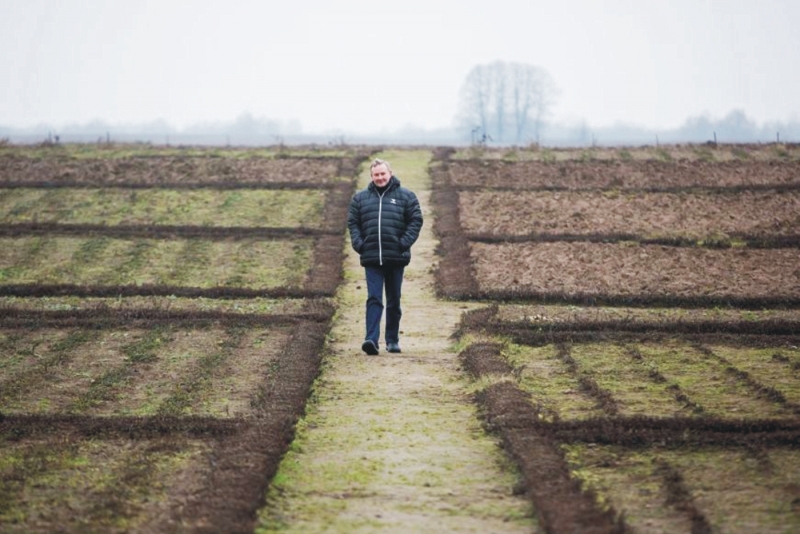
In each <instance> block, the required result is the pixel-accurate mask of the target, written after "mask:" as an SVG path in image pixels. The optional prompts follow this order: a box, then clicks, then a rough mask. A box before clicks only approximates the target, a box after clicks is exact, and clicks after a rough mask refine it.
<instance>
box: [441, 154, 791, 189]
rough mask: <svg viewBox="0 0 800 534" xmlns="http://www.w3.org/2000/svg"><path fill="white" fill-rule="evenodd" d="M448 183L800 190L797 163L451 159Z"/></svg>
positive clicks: (512, 186)
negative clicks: (547, 161) (552, 161)
mask: <svg viewBox="0 0 800 534" xmlns="http://www.w3.org/2000/svg"><path fill="white" fill-rule="evenodd" d="M443 179H445V180H447V181H448V183H449V184H450V185H451V186H453V187H455V188H457V189H468V188H478V189H487V188H500V189H512V190H530V189H557V190H562V189H563V190H583V189H623V190H624V189H637V190H646V191H672V190H679V189H687V188H699V187H702V188H732V189H760V188H771V189H775V188H787V189H796V188H797V187H800V174H799V173H798V170H797V163H795V162H791V161H766V162H764V161H732V162H720V163H706V162H702V161H587V162H583V161H574V160H573V161H562V162H558V163H543V162H538V161H487V160H469V161H459V160H451V161H449V162H448V163H447V167H446V170H445V171H444V177H443Z"/></svg>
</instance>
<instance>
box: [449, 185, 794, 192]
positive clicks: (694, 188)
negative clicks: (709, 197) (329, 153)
mask: <svg viewBox="0 0 800 534" xmlns="http://www.w3.org/2000/svg"><path fill="white" fill-rule="evenodd" d="M452 190H453V191H455V192H459V191H463V192H471V191H487V192H493V193H494V192H496V193H502V192H514V191H525V192H531V193H562V192H571V193H598V192H603V191H624V192H625V193H687V192H690V193H691V192H697V193H741V192H745V191H776V192H779V193H783V192H786V191H797V190H800V183H788V184H746V185H744V184H742V185H730V186H724V185H720V186H713V185H686V186H663V187H661V186H647V187H615V186H608V187H568V186H560V185H545V186H537V185H529V184H524V183H523V184H519V185H508V186H502V185H463V184H462V185H459V184H454V185H453V186H452Z"/></svg>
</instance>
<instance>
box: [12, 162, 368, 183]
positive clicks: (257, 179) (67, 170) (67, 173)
mask: <svg viewBox="0 0 800 534" xmlns="http://www.w3.org/2000/svg"><path fill="white" fill-rule="evenodd" d="M364 157H365V155H361V154H359V155H356V156H354V157H286V158H264V157H243V158H220V157H213V156H209V157H206V156H154V157H140V156H132V157H124V158H91V159H89V158H71V157H67V156H59V155H58V154H53V155H48V156H47V157H44V158H37V157H28V156H22V155H17V154H4V155H0V186H2V187H10V186H26V185H27V186H29V187H30V186H38V187H42V186H49V187H75V186H84V187H100V186H102V187H114V186H118V187H165V186H167V187H184V188H186V187H188V188H191V187H209V186H210V187H234V188H238V187H254V186H262V187H263V186H266V187H275V186H280V187H292V186H293V185H295V186H297V185H302V186H303V187H313V186H315V185H318V184H319V183H320V182H330V181H332V180H335V179H336V178H337V177H340V176H345V177H351V176H352V175H353V174H354V173H355V170H356V168H357V166H358V164H359V162H360V161H361V159H363V158H364Z"/></svg>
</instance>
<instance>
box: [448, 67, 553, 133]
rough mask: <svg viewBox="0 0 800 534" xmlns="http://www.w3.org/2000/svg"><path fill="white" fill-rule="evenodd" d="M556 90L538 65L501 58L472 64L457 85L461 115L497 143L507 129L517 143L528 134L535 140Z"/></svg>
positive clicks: (468, 124) (547, 75) (550, 79)
mask: <svg viewBox="0 0 800 534" xmlns="http://www.w3.org/2000/svg"><path fill="white" fill-rule="evenodd" d="M556 94H557V89H556V87H555V83H554V82H553V79H552V78H551V77H550V75H549V74H548V73H547V71H545V70H544V69H542V68H540V67H536V66H534V65H528V64H524V63H505V62H502V61H495V62H493V63H489V64H486V65H476V66H475V67H473V68H472V70H470V72H469V73H468V74H467V77H466V79H465V80H464V85H463V86H462V88H461V113H462V115H461V119H462V122H463V124H464V126H467V127H469V128H470V130H473V129H474V128H476V127H480V128H481V130H482V133H483V135H484V136H490V137H491V138H493V139H494V140H496V141H497V142H498V143H503V142H505V141H506V139H505V137H506V131H508V130H509V129H512V130H513V132H514V136H515V142H516V143H518V144H519V143H522V142H523V140H525V139H530V138H533V139H535V141H536V142H537V143H538V142H539V137H540V134H541V129H542V126H543V124H544V120H545V118H546V116H547V114H548V112H549V111H550V108H551V106H552V105H553V103H554V102H555V97H556Z"/></svg>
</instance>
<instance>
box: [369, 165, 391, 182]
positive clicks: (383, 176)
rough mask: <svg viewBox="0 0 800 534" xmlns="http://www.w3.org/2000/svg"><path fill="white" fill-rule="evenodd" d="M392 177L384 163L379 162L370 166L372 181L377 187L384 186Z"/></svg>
mask: <svg viewBox="0 0 800 534" xmlns="http://www.w3.org/2000/svg"><path fill="white" fill-rule="evenodd" d="M391 178H392V173H391V172H389V169H388V168H386V164H385V163H381V164H380V165H375V166H374V167H373V168H372V183H374V184H375V185H376V186H378V187H384V186H385V185H386V184H388V183H389V180H390V179H391Z"/></svg>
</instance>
